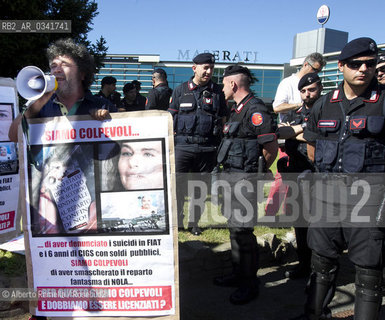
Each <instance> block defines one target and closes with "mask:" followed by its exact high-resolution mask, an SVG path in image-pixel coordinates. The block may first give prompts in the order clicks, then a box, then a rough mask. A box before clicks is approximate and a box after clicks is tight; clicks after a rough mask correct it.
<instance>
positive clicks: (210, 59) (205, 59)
mask: <svg viewBox="0 0 385 320" xmlns="http://www.w3.org/2000/svg"><path fill="white" fill-rule="evenodd" d="M193 62H194V63H195V64H206V63H209V64H214V63H215V57H214V56H213V55H212V54H211V53H208V52H205V53H200V54H198V55H197V56H195V58H194V59H193Z"/></svg>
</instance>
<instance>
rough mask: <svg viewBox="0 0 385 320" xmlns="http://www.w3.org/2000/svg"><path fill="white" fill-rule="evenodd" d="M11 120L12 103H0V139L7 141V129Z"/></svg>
mask: <svg viewBox="0 0 385 320" xmlns="http://www.w3.org/2000/svg"><path fill="white" fill-rule="evenodd" d="M12 120H13V119H12V104H2V103H0V141H9V138H8V131H9V127H10V126H11V123H12Z"/></svg>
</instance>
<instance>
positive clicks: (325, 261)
mask: <svg viewBox="0 0 385 320" xmlns="http://www.w3.org/2000/svg"><path fill="white" fill-rule="evenodd" d="M311 267H312V274H311V276H310V280H309V285H308V288H307V301H306V304H305V315H306V316H307V317H308V318H309V319H311V320H313V319H317V320H318V319H331V311H330V309H329V308H328V307H327V306H328V304H329V303H330V302H331V300H332V299H333V296H334V292H335V288H336V285H335V280H336V275H337V271H338V264H337V262H336V261H335V260H333V259H330V258H326V257H322V256H319V255H317V254H316V253H315V252H313V254H312V263H311Z"/></svg>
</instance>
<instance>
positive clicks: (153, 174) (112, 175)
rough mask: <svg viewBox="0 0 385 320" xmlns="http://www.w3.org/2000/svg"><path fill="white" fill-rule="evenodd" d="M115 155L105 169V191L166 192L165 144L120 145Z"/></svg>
mask: <svg viewBox="0 0 385 320" xmlns="http://www.w3.org/2000/svg"><path fill="white" fill-rule="evenodd" d="M110 145H111V144H110ZM111 153H114V154H115V155H114V156H113V157H108V156H107V160H106V161H104V166H102V172H101V175H102V180H103V181H102V190H103V191H124V190H146V189H160V188H163V186H164V182H163V179H164V177H163V166H164V164H163V154H162V143H161V141H140V142H130V141H124V142H118V143H116V144H115V147H114V148H113V150H111V152H110V154H111Z"/></svg>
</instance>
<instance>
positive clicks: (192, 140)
mask: <svg viewBox="0 0 385 320" xmlns="http://www.w3.org/2000/svg"><path fill="white" fill-rule="evenodd" d="M174 140H175V143H176V144H178V143H179V144H211V143H212V139H210V138H205V137H200V136H183V135H177V136H175V139H174Z"/></svg>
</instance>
